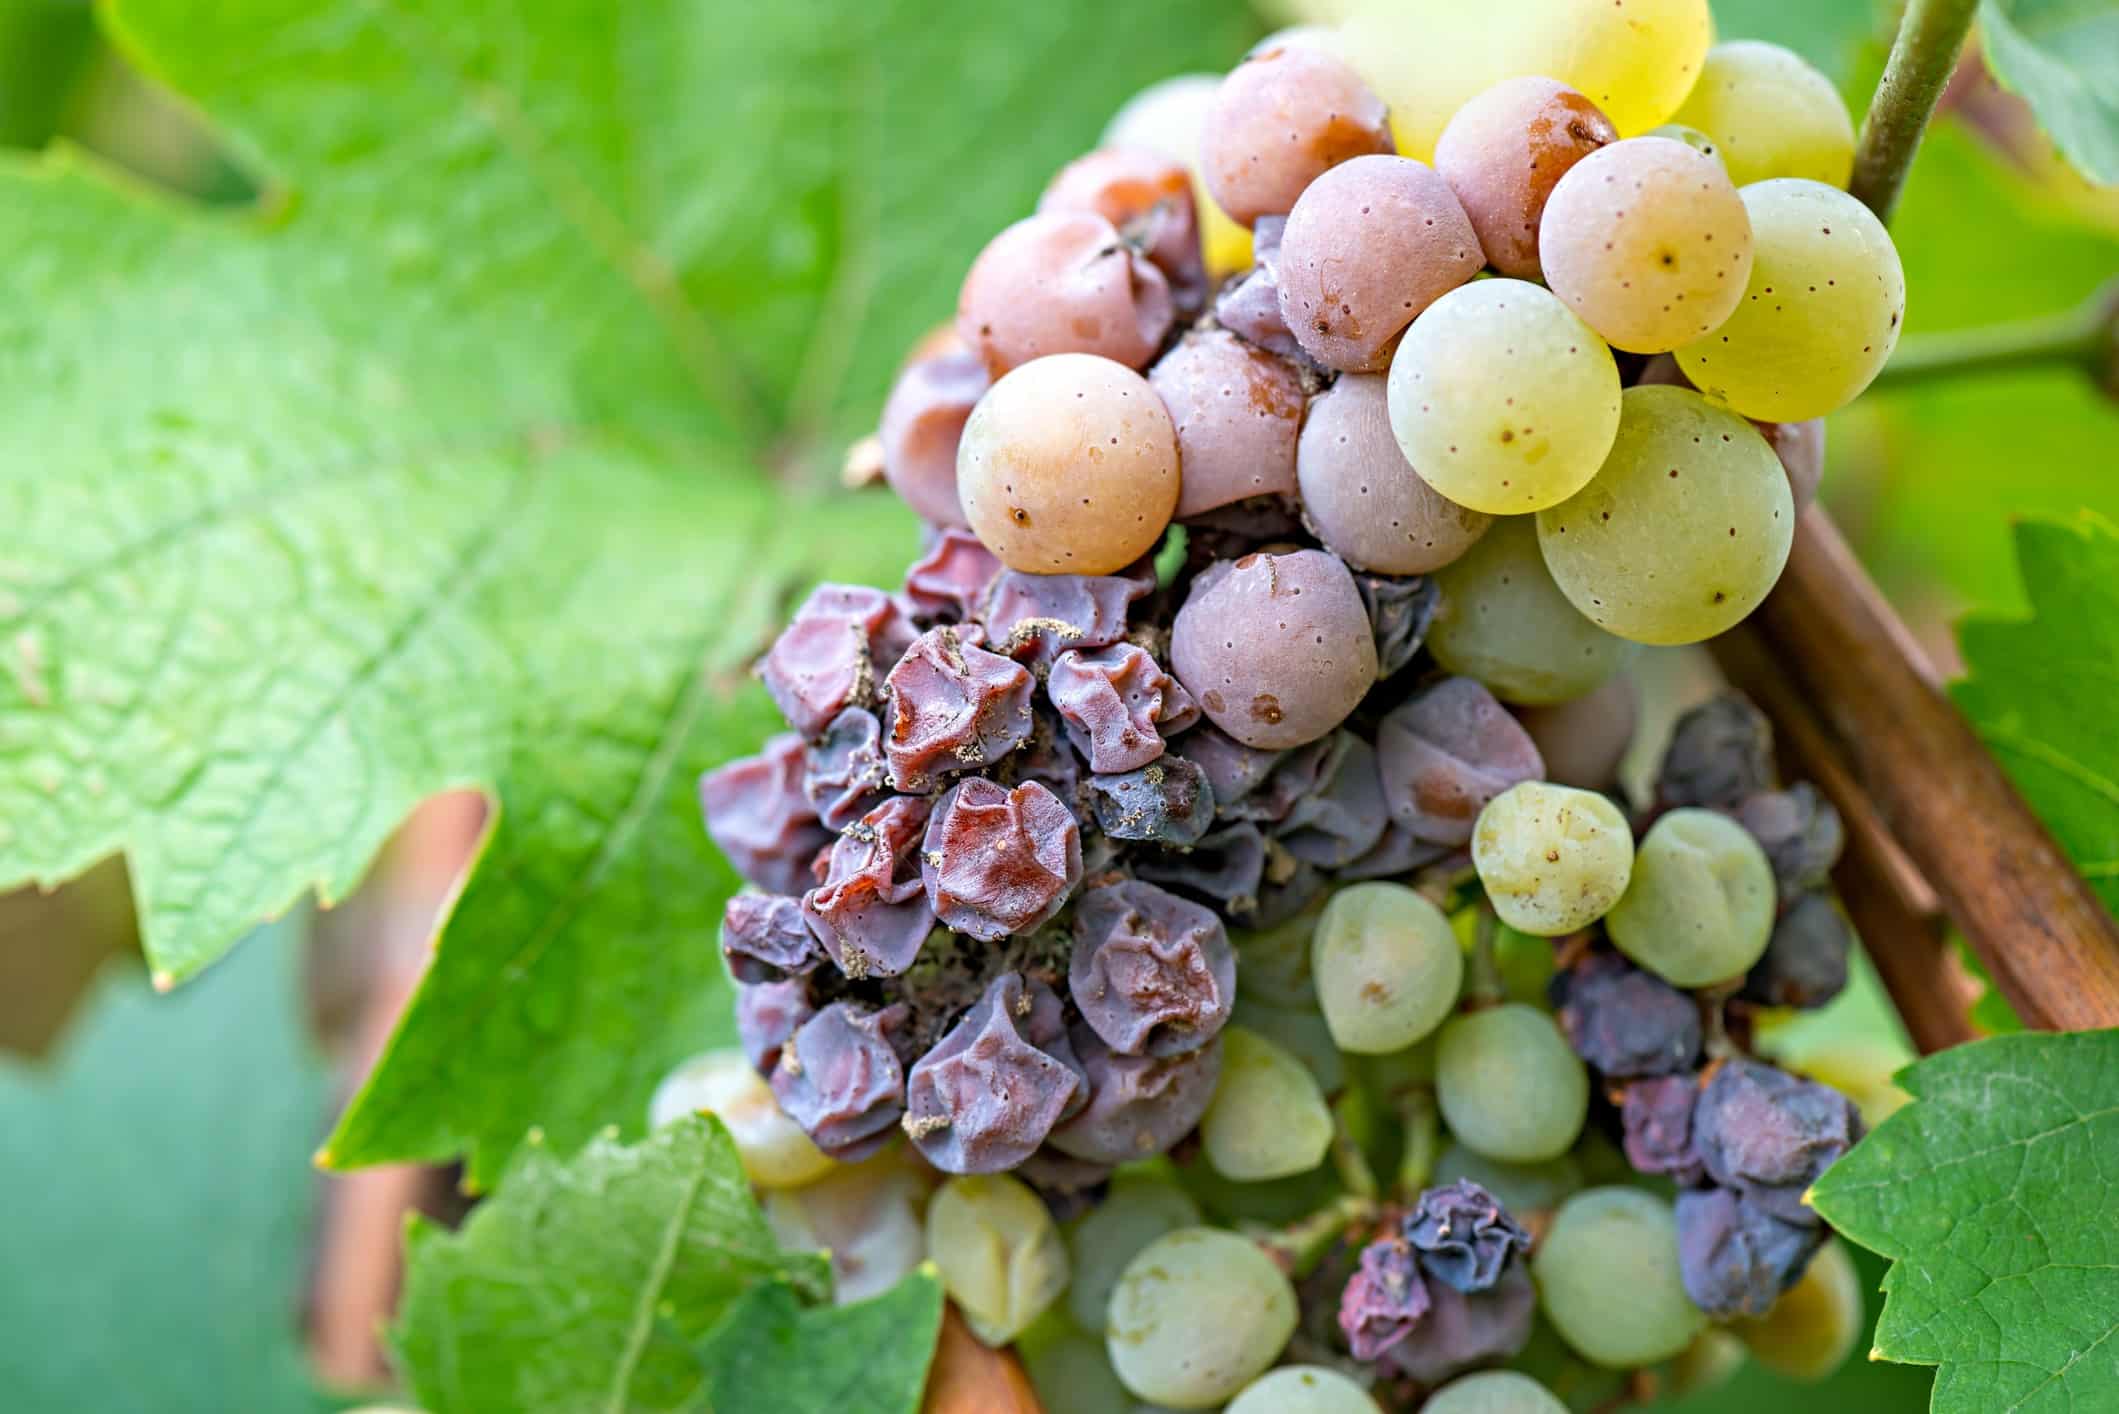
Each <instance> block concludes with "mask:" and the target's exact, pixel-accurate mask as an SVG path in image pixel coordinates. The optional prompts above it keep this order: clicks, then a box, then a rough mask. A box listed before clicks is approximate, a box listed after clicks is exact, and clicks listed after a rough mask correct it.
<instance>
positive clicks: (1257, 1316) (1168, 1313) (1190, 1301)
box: [1104, 1227, 1296, 1409]
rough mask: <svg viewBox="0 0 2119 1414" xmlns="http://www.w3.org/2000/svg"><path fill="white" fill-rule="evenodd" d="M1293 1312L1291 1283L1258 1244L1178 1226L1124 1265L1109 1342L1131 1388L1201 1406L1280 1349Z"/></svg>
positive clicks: (1248, 1377)
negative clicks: (1174, 1230)
mask: <svg viewBox="0 0 2119 1414" xmlns="http://www.w3.org/2000/svg"><path fill="white" fill-rule="evenodd" d="M1295 1316H1296V1309H1295V1288H1294V1287H1293V1286H1291V1285H1289V1284H1288V1279H1287V1277H1286V1276H1285V1275H1283V1274H1282V1272H1281V1270H1280V1268H1279V1267H1276V1266H1275V1265H1273V1261H1272V1259H1271V1258H1270V1257H1268V1256H1266V1254H1265V1253H1264V1252H1262V1251H1260V1250H1259V1248H1258V1245H1257V1244H1256V1243H1254V1242H1251V1241H1249V1240H1247V1239H1245V1238H1242V1237H1238V1236H1237V1235H1236V1234H1235V1233H1233V1232H1222V1231H1218V1230H1217V1229H1214V1228H1208V1227H1190V1228H1182V1229H1180V1230H1178V1231H1176V1232H1173V1233H1169V1234H1167V1235H1165V1236H1163V1237H1159V1238H1157V1239H1156V1240H1155V1241H1154V1242H1151V1243H1149V1244H1148V1246H1147V1247H1145V1248H1143V1249H1142V1250H1141V1252H1140V1254H1139V1255H1138V1256H1136V1257H1135V1258H1134V1259H1133V1261H1132V1262H1131V1263H1130V1264H1128V1266H1127V1267H1126V1271H1125V1274H1124V1275H1123V1276H1121V1277H1120V1278H1119V1281H1118V1289H1117V1290H1116V1291H1114V1292H1112V1293H1111V1314H1110V1317H1109V1318H1108V1320H1107V1321H1106V1322H1105V1325H1104V1342H1105V1345H1106V1347H1107V1348H1108V1349H1109V1350H1110V1353H1111V1363H1112V1365H1113V1366H1114V1367H1116V1369H1117V1370H1118V1377H1119V1379H1120V1380H1122V1381H1124V1382H1125V1386H1126V1388H1127V1389H1130V1390H1132V1391H1133V1393H1134V1394H1136V1395H1138V1396H1139V1397H1140V1398H1142V1399H1146V1400H1152V1401H1154V1402H1155V1403H1158V1404H1167V1405H1170V1406H1171V1407H1173V1408H1176V1409H1204V1408H1208V1407H1210V1406H1212V1405H1217V1404H1220V1403H1221V1402H1222V1401H1224V1400H1226V1399H1228V1398H1230V1397H1231V1396H1233V1395H1234V1394H1235V1393H1236V1392H1237V1391H1238V1390H1240V1389H1242V1388H1243V1387H1244V1386H1245V1385H1247V1384H1249V1383H1250V1382H1251V1381H1252V1380H1253V1379H1255V1378H1257V1377H1258V1375H1259V1374H1261V1373H1262V1372H1264V1371H1265V1370H1266V1369H1267V1368H1268V1367H1270V1366H1271V1365H1272V1363H1273V1362H1274V1361H1275V1360H1277V1359H1279V1358H1280V1351H1281V1348H1282V1347H1283V1346H1285V1345H1286V1344H1287V1343H1288V1337H1290V1336H1292V1335H1293V1334H1294V1333H1295Z"/></svg>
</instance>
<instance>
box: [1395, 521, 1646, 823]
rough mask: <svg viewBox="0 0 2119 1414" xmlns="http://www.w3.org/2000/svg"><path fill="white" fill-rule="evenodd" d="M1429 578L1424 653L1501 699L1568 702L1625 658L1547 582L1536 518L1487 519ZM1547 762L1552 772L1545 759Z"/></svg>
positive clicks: (1625, 652)
mask: <svg viewBox="0 0 2119 1414" xmlns="http://www.w3.org/2000/svg"><path fill="white" fill-rule="evenodd" d="M1435 583H1436V586H1437V588H1438V589H1439V590H1440V592H1441V595H1442V603H1441V607H1440V609H1439V610H1438V611H1437V612H1436V614H1435V621H1434V623H1433V624H1432V625H1430V626H1429V628H1428V632H1427V646H1428V651H1429V652H1430V653H1433V654H1434V655H1435V661H1436V662H1437V663H1439V664H1441V665H1442V667H1444V668H1445V669H1447V670H1448V671H1450V672H1453V673H1458V674H1461V675H1463V676H1465V677H1468V678H1476V679H1477V680H1478V681H1479V682H1480V683H1482V684H1484V685H1485V687H1486V689H1487V691H1489V692H1491V693H1493V695H1494V696H1496V697H1498V698H1500V699H1501V700H1502V701H1503V702H1510V703H1516V704H1518V705H1523V706H1550V705H1552V704H1555V703H1564V702H1569V701H1572V700H1574V699H1576V698H1579V697H1583V696H1585V695H1587V694H1589V693H1592V692H1594V691H1596V689H1597V688H1598V687H1599V686H1600V685H1602V684H1603V683H1604V682H1605V681H1606V680H1607V679H1608V678H1610V677H1611V675H1612V674H1613V673H1615V672H1617V671H1618V670H1619V668H1620V666H1621V665H1623V664H1624V663H1625V662H1626V661H1627V660H1628V659H1629V658H1631V657H1632V656H1633V651H1634V649H1633V645H1632V644H1631V643H1629V642H1627V641H1626V640H1625V639H1623V638H1620V637H1618V636H1617V635H1615V634H1611V633H1607V632H1605V631H1604V630H1603V629H1601V628H1599V627H1597V626H1596V625H1595V624H1593V623H1591V622H1590V621H1589V620H1588V619H1586V618H1584V617H1583V616H1582V612H1581V610H1579V609H1577V608H1576V607H1575V606H1574V605H1573V604H1572V603H1570V602H1569V601H1568V598H1567V596H1566V595H1565V594H1562V593H1561V592H1560V587H1559V585H1557V584H1555V583H1553V578H1552V572H1551V571H1550V570H1548V569H1547V568H1546V567H1545V557H1544V555H1543V554H1542V553H1540V551H1539V549H1538V523H1537V522H1536V521H1535V520H1534V519H1532V518H1531V517H1529V516H1508V517H1504V518H1503V519H1501V520H1500V521H1498V522H1496V523H1495V525H1494V528H1493V529H1492V530H1490V531H1488V532H1487V533H1486V535H1485V536H1484V537H1483V538H1481V540H1480V541H1479V543H1478V544H1476V545H1474V546H1472V547H1471V549H1470V550H1468V551H1466V552H1465V553H1464V555H1463V556H1462V557H1461V558H1459V559H1458V560H1457V562H1456V563H1454V564H1451V565H1448V566H1445V567H1444V568H1443V569H1442V570H1441V571H1440V572H1438V573H1437V574H1436V576H1435ZM1526 724H1527V719H1526ZM1628 730H1629V732H1630V730H1631V728H1630V727H1629V728H1628ZM1531 739H1532V740H1533V741H1536V740H1537V736H1536V734H1535V733H1533V735H1532V738H1531ZM1557 744H1558V745H1561V746H1563V747H1565V746H1571V745H1572V744H1573V743H1572V742H1570V741H1567V740H1562V741H1561V742H1559V743H1557ZM1539 749H1540V751H1541V752H1542V751H1543V749H1544V744H1543V743H1542V742H1541V743H1540V744H1539ZM1546 766H1547V774H1548V776H1551V768H1552V762H1551V761H1550V759H1548V760H1547V762H1546ZM1576 784H1578V783H1576Z"/></svg>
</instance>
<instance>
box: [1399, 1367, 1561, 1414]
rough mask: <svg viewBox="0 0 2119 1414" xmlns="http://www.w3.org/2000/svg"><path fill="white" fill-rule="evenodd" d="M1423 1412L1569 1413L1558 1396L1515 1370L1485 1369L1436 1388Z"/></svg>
mask: <svg viewBox="0 0 2119 1414" xmlns="http://www.w3.org/2000/svg"><path fill="white" fill-rule="evenodd" d="M1420 1411H1421V1414H1567V1406H1566V1405H1565V1404H1562V1403H1561V1402H1560V1399H1559V1396H1557V1395H1555V1394H1554V1393H1553V1392H1552V1391H1551V1390H1549V1389H1547V1388H1546V1387H1545V1386H1543V1385H1541V1384H1539V1383H1538V1382H1537V1381H1536V1380H1534V1379H1532V1378H1531V1377H1530V1376H1528V1375H1525V1374H1520V1373H1518V1372H1517V1371H1515V1370H1484V1371H1481V1372H1480V1373H1478V1374H1476V1375H1466V1376H1465V1377H1464V1378H1463V1379H1461V1380H1452V1381H1450V1382H1449V1383H1448V1384H1446V1385H1444V1386H1443V1387H1442V1388H1441V1389H1439V1390H1437V1391H1436V1392H1435V1393H1434V1395H1433V1396H1431V1397H1430V1398H1429V1399H1428V1401H1427V1403H1425V1404H1423V1405H1421V1406H1420Z"/></svg>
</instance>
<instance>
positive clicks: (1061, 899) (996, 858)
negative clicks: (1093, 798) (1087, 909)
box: [920, 776, 1082, 941]
mask: <svg viewBox="0 0 2119 1414" xmlns="http://www.w3.org/2000/svg"><path fill="white" fill-rule="evenodd" d="M920 876H921V878H922V880H923V881H924V882H925V884H926V889H927V899H928V901H929V902H930V903H931V904H932V905H933V907H934V912H935V916H936V917H937V918H939V919H941V921H942V922H943V923H944V924H945V925H946V926H948V927H950V928H953V929H955V930H956V931H957V932H959V933H968V934H970V935H971V936H972V937H974V938H983V939H986V940H987V941H992V940H994V939H997V938H1004V937H1006V936H1008V935H1009V934H1010V933H1026V932H1029V931H1030V930H1031V929H1033V928H1035V927H1037V926H1038V925H1039V924H1041V923H1043V922H1045V921H1047V920H1048V919H1050V918H1051V917H1052V915H1054V914H1055V913H1058V912H1059V910H1060V906H1061V905H1062V904H1064V903H1066V901H1067V896H1068V895H1069V894H1071V893H1073V892H1074V886H1075V885H1076V884H1078V883H1080V882H1081V878H1082V837H1081V827H1080V826H1079V825H1077V824H1076V823H1075V819H1074V815H1073V813H1072V812H1070V811H1069V810H1068V809H1067V807H1066V806H1064V805H1062V804H1061V803H1060V801H1059V799H1058V797H1056V796H1054V795H1053V794H1052V792H1051V791H1049V790H1047V789H1046V788H1045V787H1043V786H1041V785H1039V784H1038V783H1037V782H1035V781H1026V782H1024V783H1023V784H1022V785H1019V786H1017V787H1016V788H1015V789H1013V790H1010V789H1008V788H1007V787H1006V786H1002V785H999V784H996V783H995V782H993V781H990V780H987V779H986V778H985V777H983V776H973V777H971V778H970V779H968V780H966V781H963V782H962V783H960V784H958V785H957V786H955V787H953V788H952V789H951V790H950V792H949V793H948V794H947V795H945V796H943V797H942V802H941V804H940V805H938V806H936V807H935V811H934V815H933V817H932V818H931V819H929V820H928V822H927V838H926V841H925V843H924V844H923V845H922V848H921V853H920Z"/></svg>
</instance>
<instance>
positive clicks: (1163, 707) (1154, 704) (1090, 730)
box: [1045, 643, 1199, 772]
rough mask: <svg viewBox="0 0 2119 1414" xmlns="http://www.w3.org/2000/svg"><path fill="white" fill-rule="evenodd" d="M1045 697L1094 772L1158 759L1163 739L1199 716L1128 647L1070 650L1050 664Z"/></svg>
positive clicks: (1173, 682)
mask: <svg viewBox="0 0 2119 1414" xmlns="http://www.w3.org/2000/svg"><path fill="white" fill-rule="evenodd" d="M1045 693H1046V695H1047V696H1048V697H1050V698H1051V700H1052V705H1053V707H1054V708H1056V709H1057V710H1058V712H1059V714H1060V718H1061V720H1062V721H1064V722H1065V723H1066V726H1067V737H1068V739H1069V740H1070V741H1072V742H1073V743H1074V747H1075V749H1076V750H1077V751H1079V752H1080V753H1081V754H1082V755H1083V756H1084V757H1086V758H1087V759H1088V762H1089V769H1090V770H1092V771H1098V772H1114V771H1132V770H1137V769H1139V768H1140V767H1142V766H1145V765H1147V764H1148V763H1149V762H1151V761H1153V760H1155V758H1156V757H1158V756H1161V755H1162V754H1163V749H1164V748H1163V737H1164V736H1165V735H1167V734H1169V733H1172V732H1176V731H1181V730H1183V729H1184V728H1185V727H1187V726H1189V725H1191V724H1192V722H1194V721H1196V720H1197V719H1198V717H1199V707H1198V705H1197V704H1196V703H1194V702H1193V701H1192V698H1191V695H1190V694H1189V693H1187V692H1186V691H1185V690H1184V688H1183V687H1181V686H1179V685H1178V682H1177V679H1175V678H1173V677H1171V676H1169V675H1168V674H1167V673H1165V672H1164V671H1163V670H1162V668H1161V666H1160V665H1158V664H1157V663H1156V661H1155V659H1154V657H1153V656H1152V655H1151V654H1149V653H1148V652H1147V650H1145V649H1143V648H1140V647H1139V646H1137V645H1135V644H1131V643H1119V644H1113V645H1112V646H1110V647H1108V648H1090V649H1080V648H1073V649H1069V650H1067V651H1066V652H1064V653H1062V654H1060V655H1059V657H1058V658H1056V659H1054V660H1053V663H1052V671H1051V673H1050V675H1049V676H1048V677H1047V678H1046V679H1045Z"/></svg>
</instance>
